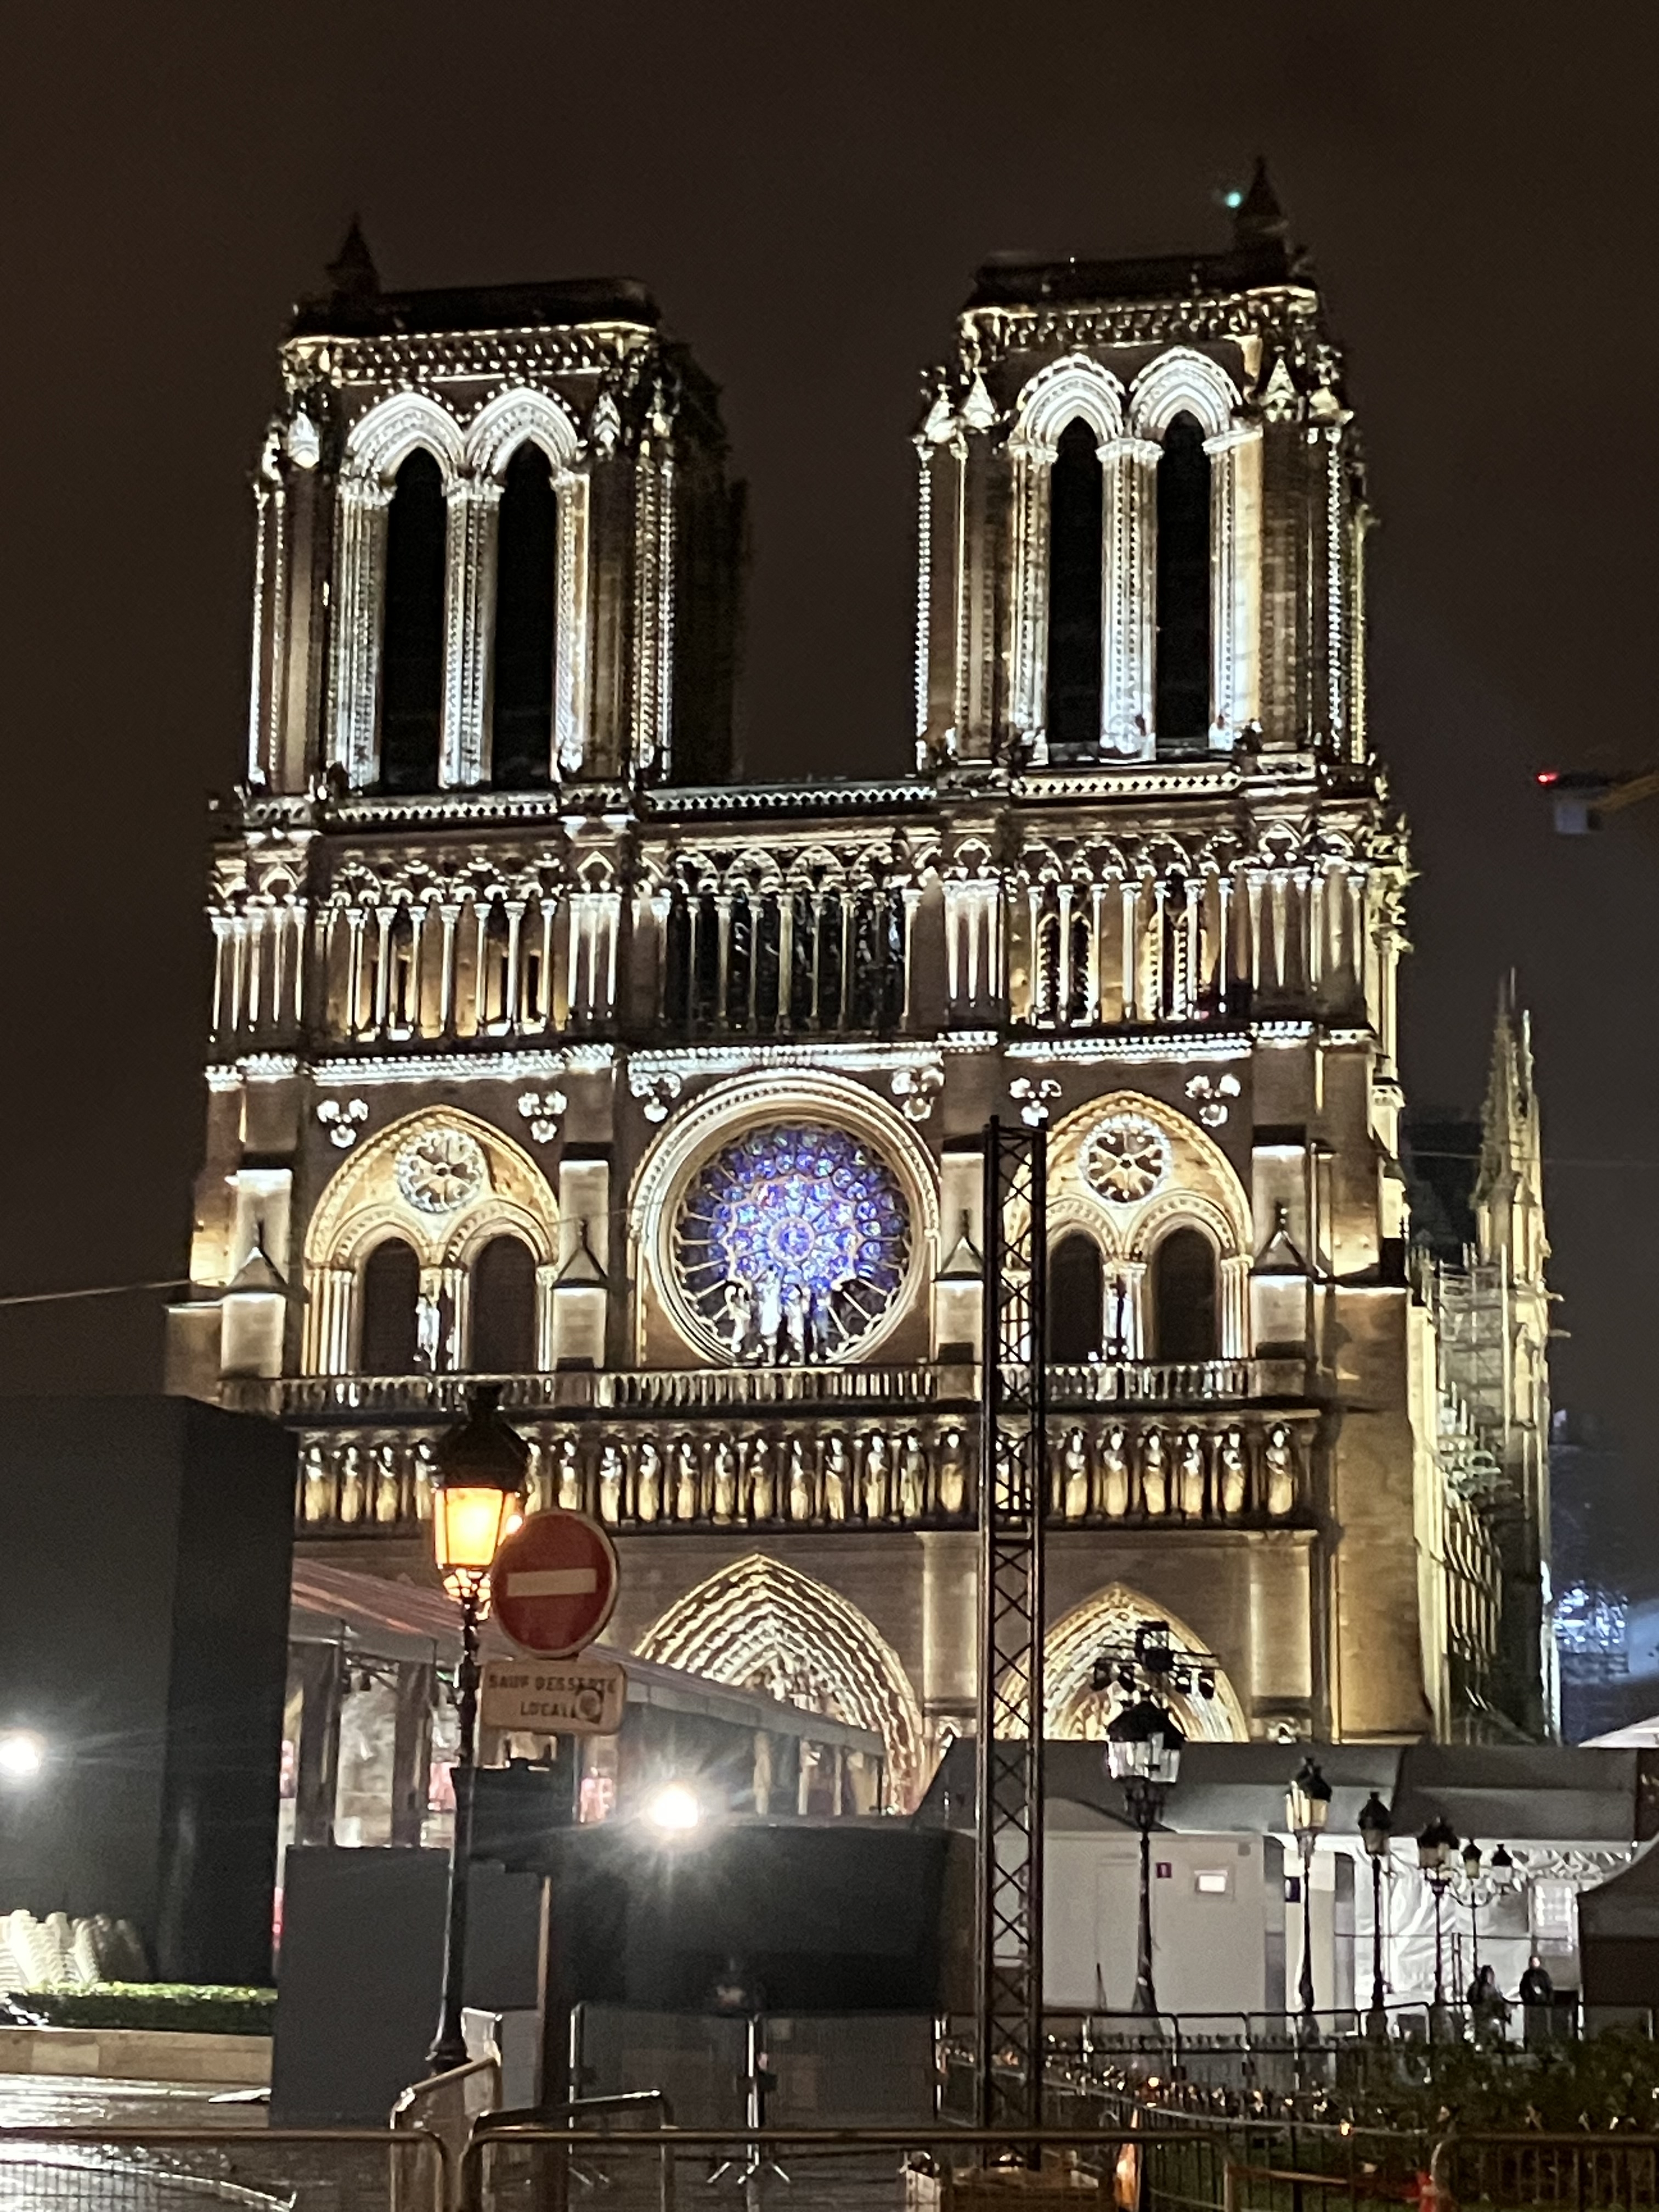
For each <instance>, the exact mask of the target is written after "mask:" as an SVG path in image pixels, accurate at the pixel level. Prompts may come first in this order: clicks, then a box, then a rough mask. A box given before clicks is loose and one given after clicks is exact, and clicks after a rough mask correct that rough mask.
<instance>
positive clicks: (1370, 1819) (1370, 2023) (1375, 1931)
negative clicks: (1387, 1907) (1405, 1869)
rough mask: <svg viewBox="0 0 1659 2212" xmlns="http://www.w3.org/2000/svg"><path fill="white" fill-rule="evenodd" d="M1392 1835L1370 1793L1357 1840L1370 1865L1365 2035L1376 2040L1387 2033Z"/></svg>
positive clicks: (1385, 1812)
mask: <svg viewBox="0 0 1659 2212" xmlns="http://www.w3.org/2000/svg"><path fill="white" fill-rule="evenodd" d="M1393 1833H1394V1820H1393V1817H1392V1815H1391V1814H1390V1813H1389V1808H1388V1807H1387V1806H1386V1805H1385V1804H1384V1803H1383V1800H1382V1799H1381V1798H1380V1797H1379V1796H1377V1794H1376V1790H1372V1792H1371V1794H1370V1796H1369V1797H1368V1798H1367V1799H1366V1800H1365V1802H1364V1804H1363V1805H1362V1806H1361V1807H1360V1808H1359V1837H1360V1841H1361V1842H1362V1843H1363V1844H1364V1846H1365V1856H1366V1857H1367V1858H1368V1859H1369V1860H1370V1863H1371V2008H1370V2015H1368V2017H1367V2019H1366V2022H1365V2033H1366V2034H1367V2035H1370V2036H1376V2037H1382V2036H1385V2035H1387V2033H1388V2032H1389V2014H1388V1991H1387V1990H1386V1989H1385V1988H1384V1986H1383V1868H1384V1866H1385V1865H1387V1863H1388V1857H1389V1838H1390V1837H1391V1836H1392V1835H1393Z"/></svg>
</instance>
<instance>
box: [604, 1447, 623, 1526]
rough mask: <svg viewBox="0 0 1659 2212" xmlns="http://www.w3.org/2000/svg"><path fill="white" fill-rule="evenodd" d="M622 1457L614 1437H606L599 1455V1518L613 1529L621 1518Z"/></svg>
mask: <svg viewBox="0 0 1659 2212" xmlns="http://www.w3.org/2000/svg"><path fill="white" fill-rule="evenodd" d="M623 1473H624V1468H623V1455H622V1452H621V1450H620V1449H619V1448H618V1446H617V1440H616V1438H615V1437H606V1438H605V1443H604V1446H603V1448H602V1449H601V1450H600V1453H599V1518H600V1520H601V1521H603V1522H605V1526H606V1527H607V1528H615V1527H616V1525H617V1522H618V1521H620V1520H621V1518H622V1499H623Z"/></svg>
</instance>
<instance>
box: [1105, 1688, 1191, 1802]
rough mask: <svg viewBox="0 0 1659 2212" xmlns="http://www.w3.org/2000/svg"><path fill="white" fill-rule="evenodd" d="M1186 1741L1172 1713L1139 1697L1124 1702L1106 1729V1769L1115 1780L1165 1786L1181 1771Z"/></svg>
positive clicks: (1165, 1787)
mask: <svg viewBox="0 0 1659 2212" xmlns="http://www.w3.org/2000/svg"><path fill="white" fill-rule="evenodd" d="M1186 1741H1187V1738H1186V1736H1185V1735H1184V1734H1183V1733H1182V1729H1181V1727H1180V1724H1179V1723H1177V1722H1176V1718H1175V1717H1174V1715H1173V1714H1171V1713H1169V1712H1166V1711H1164V1707H1163V1706H1162V1705H1154V1704H1153V1703H1152V1699H1150V1698H1142V1699H1140V1701H1139V1704H1137V1705H1126V1706H1125V1708H1124V1709H1123V1711H1121V1713H1120V1714H1119V1715H1118V1716H1117V1718H1116V1719H1115V1721H1113V1723H1111V1725H1110V1726H1109V1728H1108V1729H1107V1731H1106V1771H1107V1772H1108V1774H1109V1775H1110V1776H1111V1778H1112V1779H1113V1781H1114V1782H1122V1783H1126V1784H1146V1785H1150V1786H1151V1787H1152V1788H1153V1789H1159V1790H1167V1789H1169V1788H1170V1785H1171V1784H1173V1783H1174V1781H1175V1779H1176V1776H1177V1775H1178V1774H1179V1773H1180V1771H1181V1753H1182V1746H1183V1745H1184V1744H1185V1742H1186Z"/></svg>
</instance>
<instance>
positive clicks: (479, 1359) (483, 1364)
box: [471, 1237, 536, 1375]
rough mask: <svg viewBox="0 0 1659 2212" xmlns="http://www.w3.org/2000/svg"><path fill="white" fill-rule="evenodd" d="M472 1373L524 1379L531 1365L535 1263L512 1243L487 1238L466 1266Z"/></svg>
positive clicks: (522, 1247) (523, 1246) (516, 1241)
mask: <svg viewBox="0 0 1659 2212" xmlns="http://www.w3.org/2000/svg"><path fill="white" fill-rule="evenodd" d="M471 1304H472V1369H473V1371H474V1373H475V1374H478V1375H526V1374H529V1373H530V1372H531V1370H532V1369H533V1368H534V1366H535V1364H536V1261H535V1256H534V1255H533V1254H532V1252H531V1250H530V1249H529V1247H528V1246H527V1245H526V1244H524V1243H520V1240H519V1238H518V1237H491V1238H490V1240H489V1243H488V1244H486V1245H485V1246H484V1248H483V1251H482V1252H480V1253H479V1255H478V1256H477V1260H476V1261H474V1262H473V1265H472V1300H471Z"/></svg>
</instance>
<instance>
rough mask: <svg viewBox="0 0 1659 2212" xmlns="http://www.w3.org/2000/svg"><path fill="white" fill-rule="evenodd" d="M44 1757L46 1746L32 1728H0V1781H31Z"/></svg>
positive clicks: (38, 1770)
mask: <svg viewBox="0 0 1659 2212" xmlns="http://www.w3.org/2000/svg"><path fill="white" fill-rule="evenodd" d="M45 1757H46V1746H45V1745H44V1744H43V1743H42V1742H41V1741H40V1737H39V1736H38V1735H34V1734H33V1732H32V1730H30V1729H0V1782H33V1779H34V1778H35V1776H36V1775H37V1774H39V1772H40V1768H41V1765H42V1762H43V1761H44V1759H45Z"/></svg>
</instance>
